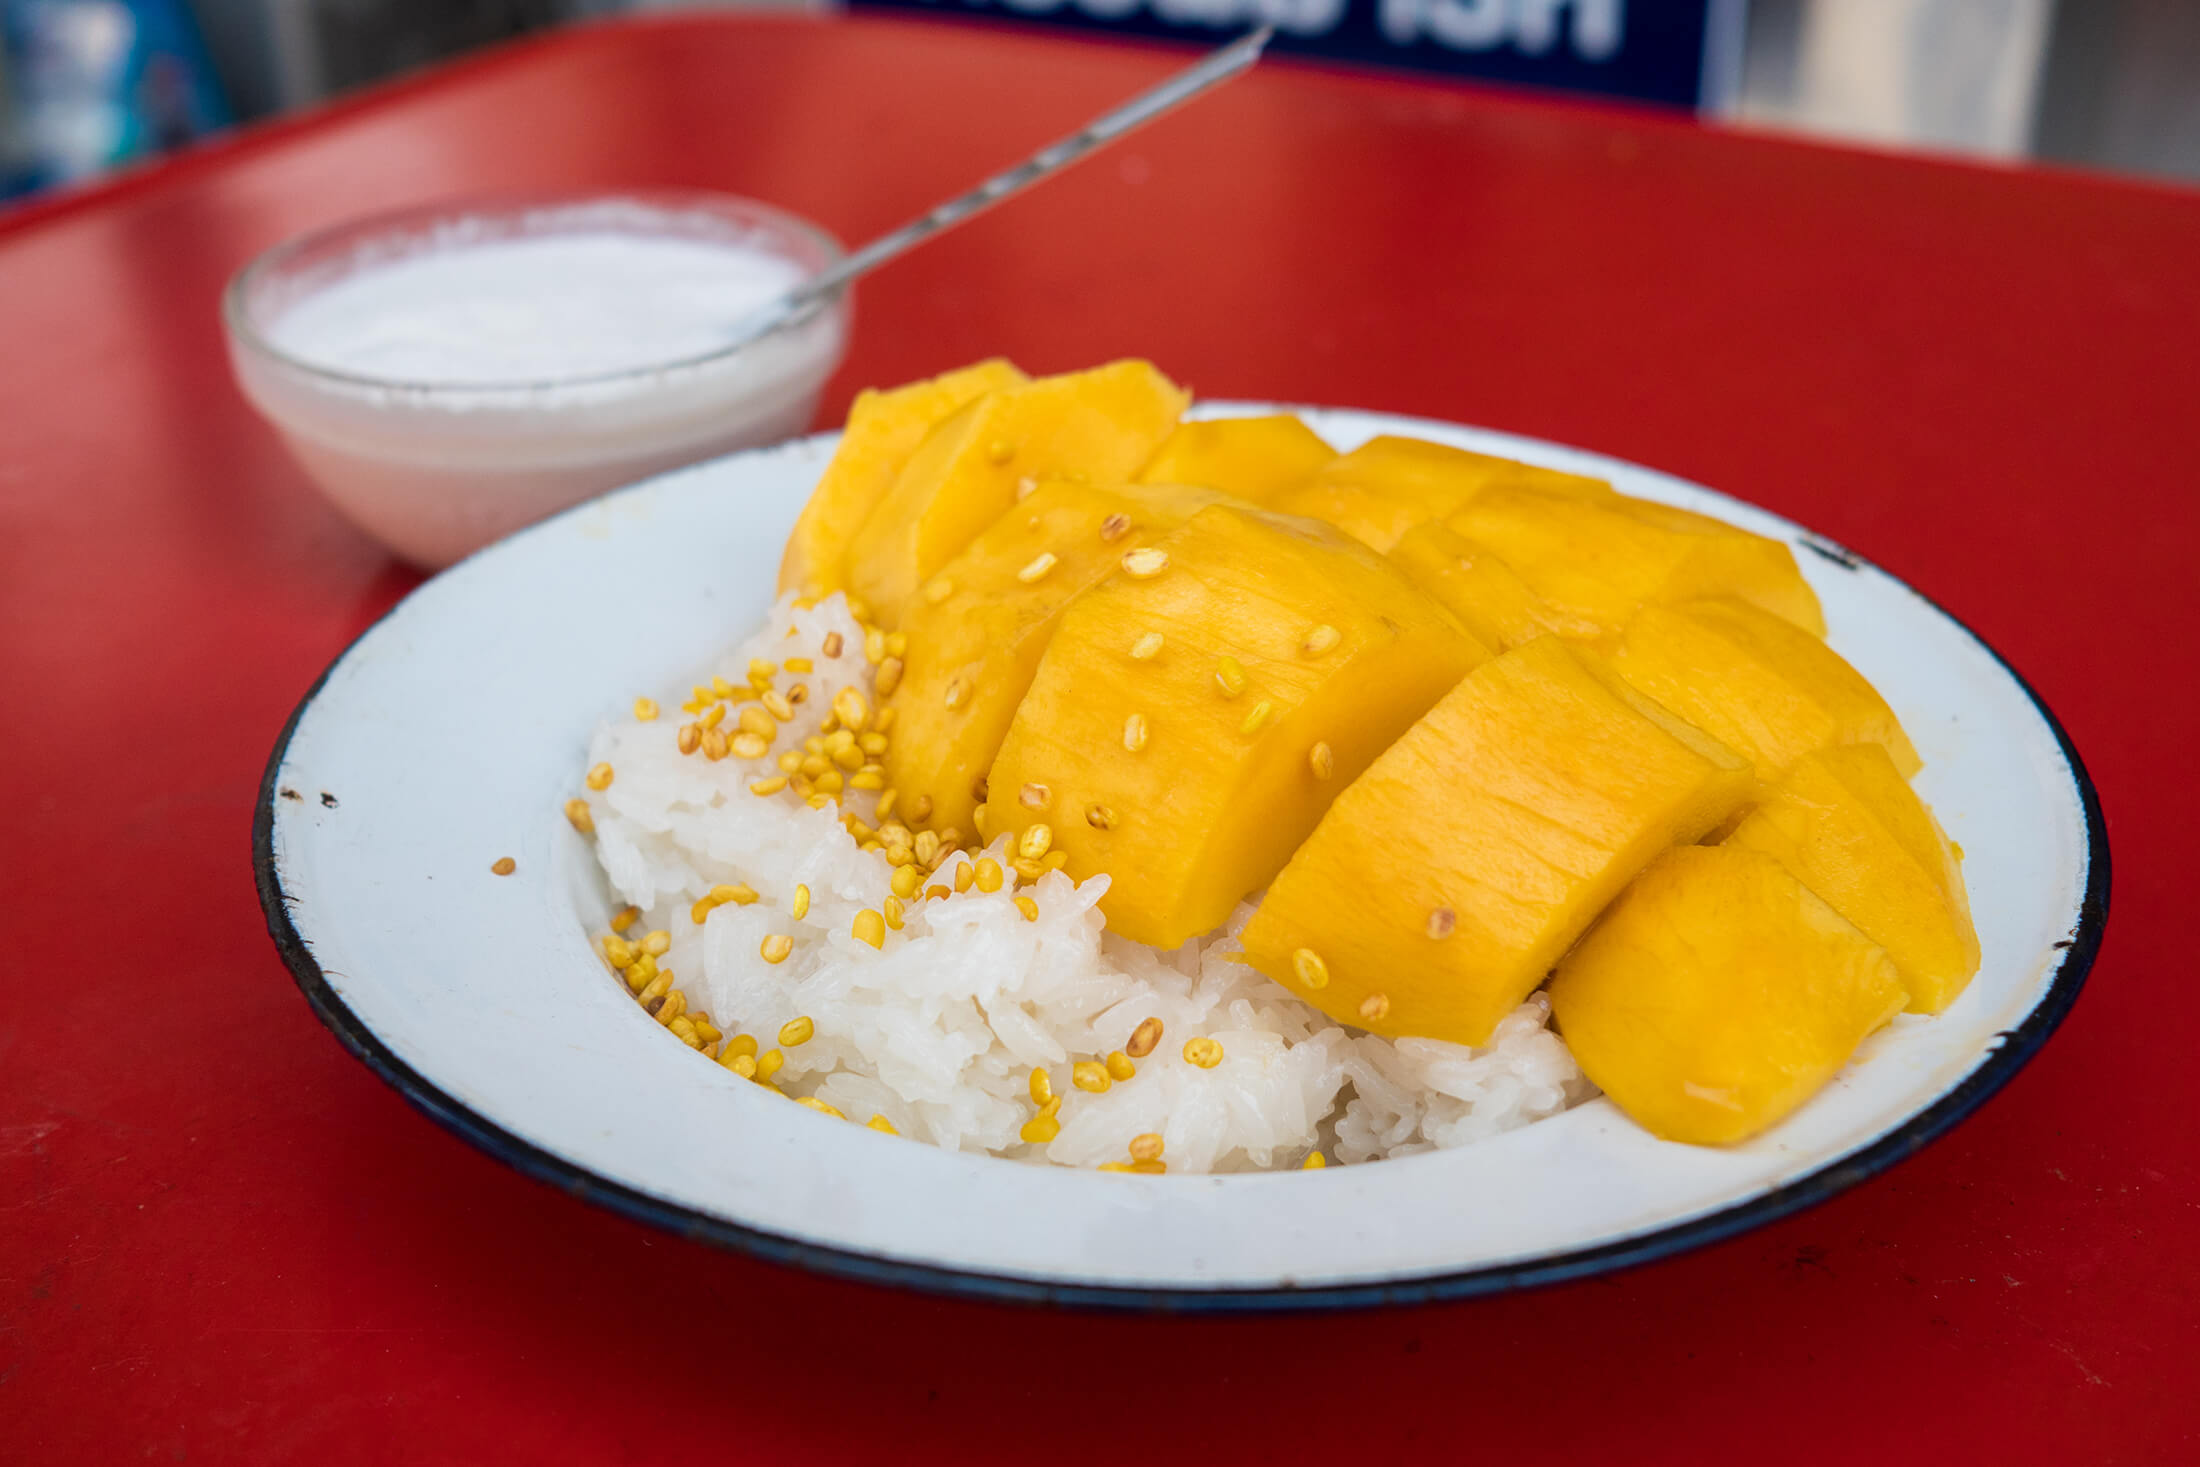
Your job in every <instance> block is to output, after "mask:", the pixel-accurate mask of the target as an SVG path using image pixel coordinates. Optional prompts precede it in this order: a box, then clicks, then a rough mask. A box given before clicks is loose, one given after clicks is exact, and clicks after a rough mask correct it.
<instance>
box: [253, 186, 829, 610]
mask: <svg viewBox="0 0 2200 1467" xmlns="http://www.w3.org/2000/svg"><path fill="white" fill-rule="evenodd" d="M606 233H611V234H634V235H639V236H645V237H652V238H674V239H680V240H688V241H703V242H723V243H726V244H729V245H739V246H743V247H745V248H748V249H750V250H755V251H761V252H766V253H769V254H772V255H776V256H779V257H780V258H783V259H786V260H788V261H790V262H792V263H793V264H795V265H796V266H797V267H799V269H800V270H801V273H802V275H803V276H805V277H807V276H810V275H814V274H816V273H817V272H818V271H820V270H823V269H825V268H826V267H828V266H830V265H831V264H833V263H834V262H836V261H837V260H839V259H840V258H841V249H840V245H839V243H838V242H837V241H835V240H834V239H833V237H832V236H831V235H829V234H827V233H826V232H825V231H824V230H822V229H820V228H818V227H817V226H816V225H814V224H811V223H809V222H807V221H805V220H803V219H800V218H797V217H795V216H794V215H792V214H788V213H785V212H783V211H782V210H779V209H774V208H772V207H770V206H769V205H766V204H761V203H757V202H756V201H754V200H751V199H744V198H739V197H736V196H734V195H731V194H716V193H706V192H700V191H642V192H620V193H607V194H595V195H566V196H558V197H521V198H508V199H495V200H456V201H451V202H445V203H438V204H431V205H427V206H423V207H419V208H414V209H407V210H403V211H399V212H395V213H388V214H379V215H374V216H370V217H367V218H363V219H358V220H353V221H351V222H349V223H346V224H340V225H337V226H335V227H333V228H330V229H324V230H320V231H318V232H316V233H313V234H308V235H304V236H302V237H300V238H298V239H294V240H291V241H289V242H288V243H286V244H282V245H278V246H277V247H276V248H274V249H272V250H269V251H268V252H267V253H266V254H263V255H261V256H260V257H259V258H258V259H256V260H254V261H253V262H252V263H251V264H249V265H247V266H245V268H244V269H242V270H240V271H239V272H238V273H237V274H236V276H235V277H234V278H232V279H231V281H230V282H229V287H228V289H227V291H226V292H225V294H224V296H223V301H222V320H223V325H224V327H225V329H226V331H227V334H228V340H229V352H230V361H231V364H232V365H233V366H234V368H235V370H236V374H237V380H238V383H239V385H240V386H242V388H243V389H244V393H245V396H246V397H247V398H248V399H250V400H251V402H252V404H253V406H254V407H255V408H257V409H258V410H259V411H260V413H261V414H262V415H264V416H265V417H266V418H267V420H268V421H269V422H270V423H271V424H273V425H274V427H275V428H276V430H277V431H278V432H279V433H280V434H281V436H282V438H283V440H284V442H285V443H286V444H287V445H288V447H289V448H290V450H291V452H292V453H293V454H294V455H295V456H296V457H297V459H298V461H299V463H300V464H301V465H302V466H303V467H304V468H305V470H306V472H307V474H308V475H309V476H310V477H311V479H312V480H313V482H314V484H315V485H316V486H317V487H318V488H319V489H320V491H321V492H322V494H324V495H325V496H326V497H327V498H328V500H329V501H330V502H331V503H332V504H334V505H335V506H336V508H337V509H338V510H340V511H341V512H342V513H343V514H344V515H345V517H346V518H348V519H349V520H351V521H352V522H353V523H354V524H356V525H357V526H358V527H359V528H360V529H362V530H364V531H365V532H366V533H368V534H369V535H372V536H373V537H374V538H375V539H377V540H379V541H381V542H382V543H383V544H384V545H386V546H388V547H389V548H390V549H391V550H392V551H395V552H396V553H397V554H398V555H400V556H402V557H404V558H405V559H406V560H409V561H412V562H413V563H415V564H417V565H420V566H424V567H428V568H430V569H434V568H439V567H442V566H445V565H448V564H450V563H451V562H453V561H455V560H458V559H460V558H461V557H463V556H465V555H468V554H470V553H472V552H473V551H475V550H477V549H479V548H480V547H481V546H483V545H486V544H488V543H489V542H490V541H492V540H496V539H499V538H501V537H502V536H504V535H506V534H509V533H510V532H511V531H513V530H516V529H518V528H520V527H521V526H522V525H526V524H530V523H532V522H534V521H536V520H539V519H542V518H543V517H545V516H547V515H550V514H554V513H556V512H557V511H559V510H561V509H565V508H568V507H569V506H571V505H574V504H577V503H579V502H580V501H582V500H584V499H587V498H590V497H591V496H593V495H596V494H600V493H602V492H603V491H605V490H607V489H612V488H616V487H617V486H619V485H621V484H625V483H629V482H632V481H633V480H636V479H641V478H646V477H648V476H649V475H652V474H656V473H660V472H662V471H664V470H666V469H671V468H677V467H679V466H681V465H683V464H689V463H694V462H696V461H698V460H701V459H706V458H712V457H715V456H717V455H719V454H723V453H727V452H730V451H731V450H733V449H737V448H746V447H751V446H754V445H757V444H762V443H769V442H774V441H776V440H779V439H783V438H787V437H791V436H793V435H794V434H797V433H800V432H801V431H802V430H803V429H804V428H806V427H807V426H808V425H809V422H810V419H811V416H812V414H813V413H814V412H815V411H816V409H817V400H818V394H819V393H820V391H822V389H823V387H824V385H825V380H826V379H827V378H828V377H830V376H831V375H832V373H833V370H834V368H836V367H837V366H838V365H839V364H840V360H841V357H842V355H843V353H844V352H845V349H846V345H847V336H848V326H849V316H850V305H849V301H848V297H847V294H846V293H845V292H843V293H842V294H841V295H839V296H838V297H836V298H834V299H833V300H832V301H831V302H830V303H829V304H827V305H826V306H824V307H823V308H821V309H819V310H818V311H817V312H816V313H814V314H813V315H811V316H809V317H808V318H807V319H805V320H803V321H801V322H799V323H797V324H795V325H792V326H789V327H786V328H784V329H782V330H780V331H778V332H775V333H774V334H772V335H771V336H768V337H766V338H764V339H763V340H761V341H757V342H754V343H751V344H750V345H747V346H742V347H735V348H730V349H726V348H721V349H717V350H710V351H705V352H702V353H701V354H689V355H685V356H680V357H677V358H674V359H669V360H665V361H661V362H649V363H648V364H646V365H640V366H624V367H621V368H620V369H619V370H615V371H605V372H598V373H593V374H587V375H571V374H566V375H558V374H554V373H552V374H546V375H544V376H542V377H541V378H539V379H534V380H513V381H494V382H485V381H474V380H464V381H440V382H438V381H408V380H402V379H399V378H397V377H389V376H377V375H373V374H371V373H366V372H360V371H356V370H348V369H338V368H335V367H332V366H330V365H326V364H323V363H318V362H314V361H308V360H305V359H303V358H301V357H300V356H299V355H297V354H295V353H293V352H290V351H286V350H285V349H284V348H283V347H281V346H279V345H277V344H276V342H275V339H274V333H273V332H272V331H271V330H270V328H271V327H272V326H273V325H274V323H276V322H277V321H279V320H280V319H281V317H282V315H283V313H284V312H286V311H288V310H290V309H292V308H293V307H294V306H296V305H297V304H298V303H299V302H301V301H303V300H305V299H306V298H307V297H309V296H312V295H314V294H316V293H317V292H319V291H322V290H325V289H327V288H328V287H329V286H331V285H333V284H335V283H336V282H338V281H340V280H343V279H345V278H347V277H349V276H351V275H352V274H354V273H355V272H358V271H361V270H367V269H372V268H375V267H378V266H384V265H388V264H390V263H393V262H395V261H399V260H405V259H410V258H414V257H416V256H418V255H420V254H422V253H424V252H430V251H441V250H454V249H465V248H467V247H469V246H476V245H481V244H487V243H491V242H497V241H506V240H514V239H525V238H540V237H545V236H554V235H559V234H588V235H602V234H606Z"/></svg>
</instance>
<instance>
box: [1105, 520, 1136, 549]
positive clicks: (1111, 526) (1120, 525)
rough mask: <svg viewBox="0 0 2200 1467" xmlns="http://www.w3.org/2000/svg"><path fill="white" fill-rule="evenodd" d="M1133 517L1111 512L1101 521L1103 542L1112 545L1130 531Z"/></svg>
mask: <svg viewBox="0 0 2200 1467" xmlns="http://www.w3.org/2000/svg"><path fill="white" fill-rule="evenodd" d="M1130 529H1131V517H1130V516H1129V515H1127V514H1111V515H1109V516H1108V517H1107V518H1106V519H1104V520H1102V521H1101V522H1100V540H1101V543H1102V544H1107V545H1112V544H1114V543H1115V542H1116V541H1118V540H1120V539H1122V538H1123V537H1124V536H1125V535H1127V534H1129V533H1130Z"/></svg>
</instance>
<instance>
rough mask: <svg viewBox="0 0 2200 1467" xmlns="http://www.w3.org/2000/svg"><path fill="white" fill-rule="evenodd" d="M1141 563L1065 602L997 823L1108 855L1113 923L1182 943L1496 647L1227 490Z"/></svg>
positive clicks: (1069, 864) (1092, 856)
mask: <svg viewBox="0 0 2200 1467" xmlns="http://www.w3.org/2000/svg"><path fill="white" fill-rule="evenodd" d="M1122 563H1123V569H1122V571H1121V573H1120V574H1118V575H1116V576H1113V577H1111V578H1110V579H1109V580H1107V581H1105V582H1103V583H1102V584H1100V585H1099V586H1096V587H1095V588H1093V589H1092V590H1090V591H1088V592H1086V593H1085V594H1084V595H1083V596H1080V597H1079V598H1077V600H1076V601H1074V602H1072V603H1071V604H1070V606H1069V608H1068V609H1067V610H1065V611H1064V612H1063V613H1062V617H1061V622H1060V625H1059V626H1058V627H1057V628H1056V630H1055V633H1054V639H1053V641H1052V642H1050V643H1049V644H1048V646H1047V650H1046V655H1045V656H1044V657H1042V658H1041V659H1040V662H1039V670H1038V673H1037V675H1036V676H1035V677H1034V678H1033V679H1032V682H1031V689H1030V691H1029V692H1028V693H1026V694H1025V696H1024V701H1023V704H1022V706H1020V707H1019V708H1018V709H1017V710H1016V717H1015V720H1014V722H1013V723H1012V724H1011V726H1010V728H1009V732H1008V737H1007V739H1006V740H1005V741H1004V742H1003V743H1002V745H1001V752H1000V756H999V758H998V759H996V760H995V761H994V765H993V772H992V774H991V776H990V777H989V794H988V798H987V801H986V804H985V807H984V808H983V810H981V811H980V812H979V817H978V818H979V821H980V824H979V826H978V829H979V831H980V833H981V834H983V835H987V836H993V835H998V834H1000V833H1001V832H1002V831H1004V830H1006V831H1011V832H1014V833H1015V834H1016V835H1017V836H1018V841H1019V844H1018V851H1019V854H1020V855H1021V857H1022V858H1023V859H1024V860H1025V861H1026V862H1027V863H1040V862H1051V863H1052V864H1054V865H1057V866H1061V867H1065V868H1066V869H1067V870H1068V872H1069V874H1070V875H1071V876H1073V877H1075V878H1077V879H1079V880H1083V879H1085V878H1086V877H1089V876H1094V875H1098V874H1100V873H1102V872H1105V873H1106V874H1107V876H1108V878H1109V882H1110V885H1109V888H1108V893H1107V895H1106V897H1105V898H1103V899H1102V901H1101V904H1100V905H1101V910H1102V911H1103V912H1105V913H1106V914H1107V919H1108V925H1109V927H1110V928H1111V929H1113V930H1114V931H1117V932H1120V933H1122V934H1123V935H1124V936H1126V937H1131V938H1135V939H1137V940H1138V941H1140V942H1146V943H1152V944H1153V945H1155V946H1156V947H1163V948H1173V947H1176V946H1178V945H1179V944H1181V943H1183V942H1184V941H1185V940H1186V939H1188V938H1190V937H1193V936H1195V935H1197V934H1199V933H1202V932H1205V931H1207V930H1208V929H1209V928H1212V927H1214V926H1216V925H1217V924H1218V923H1220V922H1221V921H1222V920H1223V919H1224V918H1225V917H1227V916H1228V915H1229V914H1230V910H1231V908H1232V907H1234V906H1235V905H1236V904H1237V903H1238V901H1239V900H1240V899H1241V898H1243V897H1244V896H1245V894H1246V893H1248V892H1250V891H1253V890H1255V889H1257V888H1258V887H1260V886H1261V885H1263V884H1264V883H1266V882H1267V880H1268V879H1269V878H1270V877H1271V876H1273V875H1275V873H1276V870H1277V868H1278V867H1280V866H1282V865H1283V863H1284V861H1285V859H1286V858H1287V857H1289V855H1290V854H1291V851H1292V850H1293V848H1295V847H1296V846H1297V845H1298V844H1299V842H1300V841H1302V840H1304V839H1305V838H1306V835H1307V832H1309V831H1311V830H1312V829H1313V828H1314V825H1315V822H1316V821H1318V820H1319V819H1320V818H1321V813H1322V811H1323V810H1324V809H1325V808H1326V807H1327V806H1328V804H1329V800H1330V798H1331V796H1332V795H1333V794H1334V793H1335V792H1336V791H1337V790H1339V789H1342V788H1343V787H1344V786H1345V785H1346V784H1347V783H1348V782H1350V780H1351V779H1352V778H1353V776H1354V775H1356V774H1358V773H1359V771H1360V770H1361V769H1363V768H1365V767H1366V765H1367V763H1368V761H1369V760H1371V759H1373V758H1374V757H1375V756H1376V755H1377V754H1378V753H1380V752H1381V751H1382V750H1383V748H1384V747H1385V746H1386V745H1388V744H1389V743H1390V741H1391V740H1392V739H1393V738H1395V737H1396V736H1397V735H1398V734H1399V733H1400V732H1401V731H1403V730H1404V729H1405V728H1406V726H1407V725H1409V724H1410V723H1412V722H1413V720H1414V719H1415V718H1417V717H1419V716H1420V714H1421V713H1422V711H1423V710H1425V709H1426V708H1427V707H1428V706H1429V704H1431V703H1433V702H1435V701H1436V699H1437V698H1438V697H1440V696H1441V695H1442V694H1443V692H1444V691H1445V690H1446V689H1447V688H1449V687H1451V686H1452V685H1453V684H1454V683H1455V682H1457V681H1458V680H1459V678H1460V677H1461V676H1463V675H1464V674H1465V673H1466V672H1467V670H1468V669H1469V668H1471V667H1473V666H1474V665H1475V664H1476V663H1477V662H1479V661H1481V660H1482V659H1483V658H1485V657H1487V656H1488V655H1489V653H1488V651H1487V649H1485V648H1482V647H1480V646H1478V645H1477V644H1476V643H1475V642H1474V641H1473V640H1472V639H1471V638H1469V637H1468V636H1467V635H1466V634H1465V633H1464V632H1462V631H1461V630H1459V628H1458V625H1457V623H1456V622H1454V621H1453V620H1452V618H1451V617H1450V616H1449V615H1447V614H1446V613H1445V612H1444V610H1443V609H1442V608H1441V607H1439V606H1437V605H1436V604H1435V603H1433V602H1431V601H1430V600H1428V598H1427V597H1425V596H1423V595H1422V594H1421V593H1420V592H1419V591H1416V590H1415V589H1414V588H1413V586H1412V585H1411V584H1410V583H1409V582H1408V581H1407V580H1406V579H1405V577H1404V576H1402V575H1400V574H1399V573H1398V571H1397V570H1396V569H1395V568H1393V567H1392V566H1391V565H1390V564H1389V563H1388V562H1386V561H1385V560H1384V559H1383V558H1382V557H1381V556H1379V555H1376V554H1375V553H1374V552H1372V551H1370V550H1368V549H1367V548H1366V547H1365V546H1362V545H1360V544H1358V543H1357V542H1355V541H1353V540H1351V539H1349V538H1347V537H1346V536H1345V535H1343V534H1341V533H1339V532H1337V531H1335V530H1332V529H1330V528H1329V527H1327V526H1325V525H1319V524H1315V523H1312V522H1310V521H1305V520H1293V519H1286V518H1283V517H1281V516H1274V515H1268V514H1263V513H1262V512H1260V511H1259V510H1255V509H1251V508H1246V507H1240V506H1237V505H1233V504H1227V503H1218V504H1213V505H1209V506H1208V507H1206V508H1204V509H1202V510H1200V511H1199V512H1198V513H1197V514H1195V515H1193V516H1192V517H1191V518H1190V519H1189V520H1187V521H1186V522H1185V523H1184V525H1183V526H1182V527H1181V528H1179V529H1178V530H1176V531H1175V532H1174V533H1172V534H1170V535H1167V536H1165V537H1163V538H1162V539H1160V540H1157V541H1155V542H1154V543H1153V544H1152V545H1149V546H1146V547H1143V548H1142V549H1139V550H1134V551H1132V552H1130V553H1129V554H1127V555H1126V556H1124V557H1123V562H1122ZM1036 869H1038V867H1037V865H1036V864H1032V865H1029V867H1028V869H1026V871H1025V874H1027V875H1029V874H1031V873H1032V871H1035V870H1036Z"/></svg>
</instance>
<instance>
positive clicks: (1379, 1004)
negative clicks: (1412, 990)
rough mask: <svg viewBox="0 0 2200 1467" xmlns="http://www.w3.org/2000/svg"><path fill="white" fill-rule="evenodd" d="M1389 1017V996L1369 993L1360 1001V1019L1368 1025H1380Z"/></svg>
mask: <svg viewBox="0 0 2200 1467" xmlns="http://www.w3.org/2000/svg"><path fill="white" fill-rule="evenodd" d="M1389 1015H1390V995H1389V994H1387V993H1371V994H1369V995H1368V996H1367V997H1366V998H1363V999H1361V1000H1360V1017H1361V1018H1363V1019H1365V1020H1367V1021H1368V1022H1369V1023H1370V1024H1380V1023H1381V1022H1382V1021H1383V1020H1384V1019H1386V1018H1388V1017H1389Z"/></svg>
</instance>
